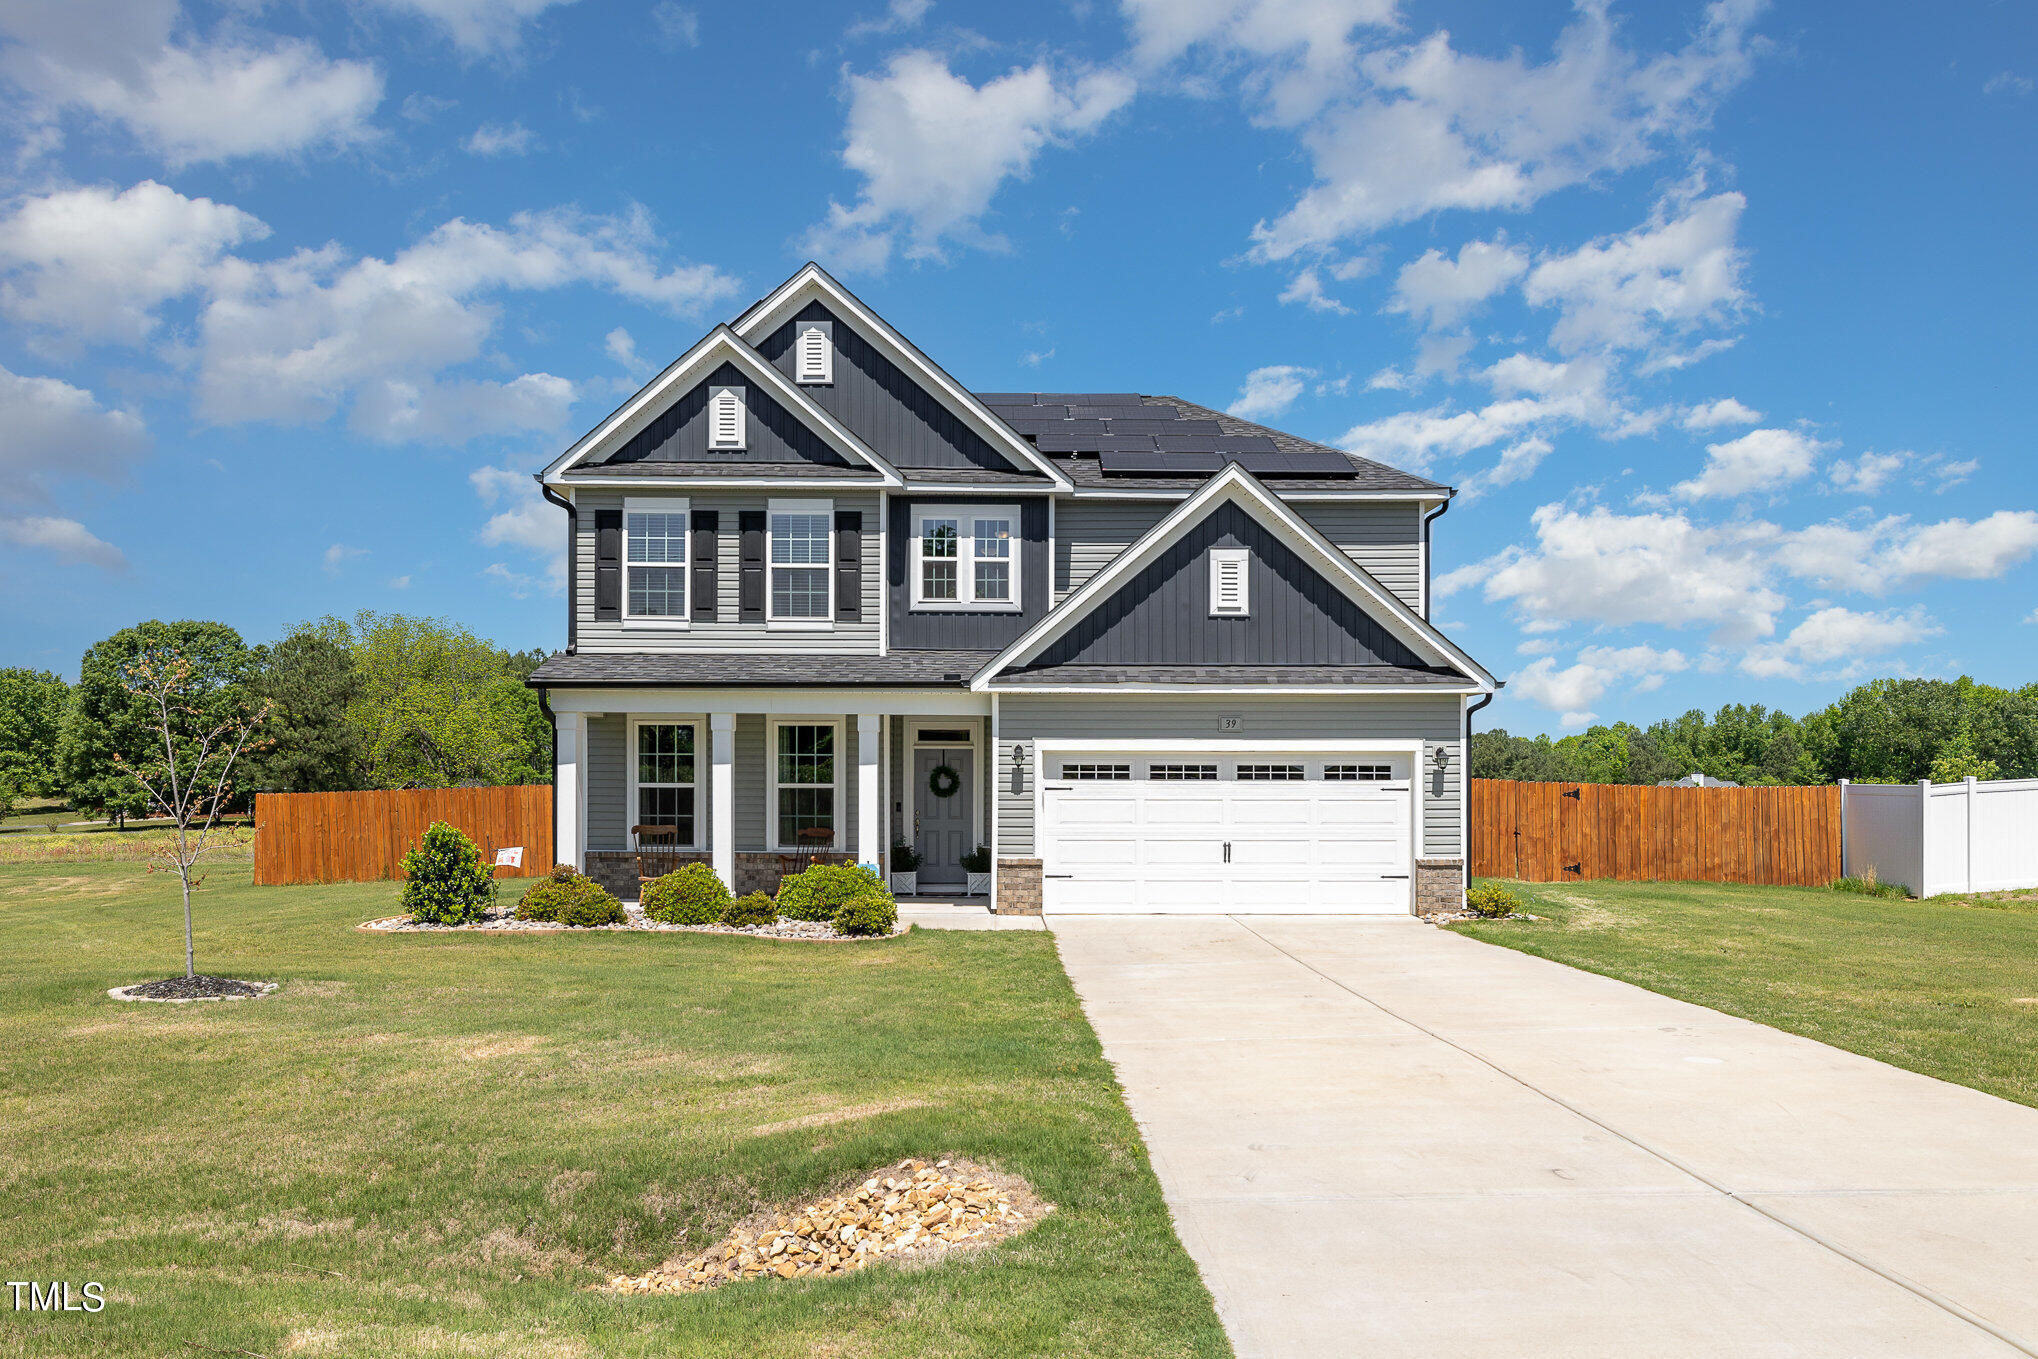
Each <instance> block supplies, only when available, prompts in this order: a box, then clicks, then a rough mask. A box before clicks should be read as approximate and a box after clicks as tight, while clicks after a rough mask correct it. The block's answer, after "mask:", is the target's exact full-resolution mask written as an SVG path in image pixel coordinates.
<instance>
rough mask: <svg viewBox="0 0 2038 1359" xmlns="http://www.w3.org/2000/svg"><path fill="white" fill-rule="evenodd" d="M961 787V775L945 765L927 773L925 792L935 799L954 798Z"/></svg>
mask: <svg viewBox="0 0 2038 1359" xmlns="http://www.w3.org/2000/svg"><path fill="white" fill-rule="evenodd" d="M961 787H962V775H960V774H958V773H956V772H955V770H954V769H952V768H950V767H949V766H948V765H945V764H937V765H935V766H934V768H932V769H930V770H929V771H927V791H928V792H930V793H932V794H934V796H936V797H954V796H955V795H956V792H957V791H958V790H959V789H961Z"/></svg>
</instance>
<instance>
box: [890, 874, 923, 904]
mask: <svg viewBox="0 0 2038 1359" xmlns="http://www.w3.org/2000/svg"><path fill="white" fill-rule="evenodd" d="M892 895H893V896H895V897H916V896H918V895H920V870H919V869H917V868H916V869H914V870H913V871H912V872H911V873H894V874H892Z"/></svg>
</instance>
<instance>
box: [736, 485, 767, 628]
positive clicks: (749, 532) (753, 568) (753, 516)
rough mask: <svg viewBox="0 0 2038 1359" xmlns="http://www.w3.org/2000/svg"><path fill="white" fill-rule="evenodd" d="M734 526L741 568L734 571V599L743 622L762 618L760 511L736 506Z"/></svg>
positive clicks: (761, 533)
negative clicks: (738, 508)
mask: <svg viewBox="0 0 2038 1359" xmlns="http://www.w3.org/2000/svg"><path fill="white" fill-rule="evenodd" d="M736 528H737V531H738V532H739V533H740V534H741V535H742V538H741V547H742V552H741V562H740V567H741V570H740V571H739V573H738V575H737V585H738V587H739V588H738V590H737V603H738V605H739V606H740V612H741V616H742V620H743V621H744V622H745V623H762V622H763V621H764V511H763V510H739V511H738V512H737V514H736Z"/></svg>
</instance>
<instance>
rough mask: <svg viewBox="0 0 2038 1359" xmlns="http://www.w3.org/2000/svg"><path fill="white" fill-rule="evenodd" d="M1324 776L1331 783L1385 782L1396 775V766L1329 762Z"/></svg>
mask: <svg viewBox="0 0 2038 1359" xmlns="http://www.w3.org/2000/svg"><path fill="white" fill-rule="evenodd" d="M1323 777H1324V778H1325V779H1326V780H1327V781H1329V782H1331V783H1385V782H1387V781H1388V780H1389V779H1391V778H1393V777H1394V767H1393V766H1392V765H1386V764H1327V765H1325V766H1324V767H1323Z"/></svg>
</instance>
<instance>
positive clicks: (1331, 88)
mask: <svg viewBox="0 0 2038 1359" xmlns="http://www.w3.org/2000/svg"><path fill="white" fill-rule="evenodd" d="M1163 8H1174V6H1168V5H1167V4H1166V0H1138V3H1136V4H1134V5H1133V6H1132V11H1133V13H1132V17H1133V19H1134V28H1135V34H1136V35H1137V47H1136V49H1135V50H1136V51H1144V52H1148V53H1150V54H1152V55H1154V56H1164V55H1166V54H1168V53H1169V52H1172V51H1178V50H1181V49H1183V48H1184V47H1185V46H1186V44H1187V43H1190V42H1197V41H1201V42H1204V43H1206V44H1214V45H1228V46H1229V48H1230V49H1232V51H1233V53H1234V54H1235V56H1236V57H1237V59H1240V60H1244V61H1246V62H1248V63H1249V64H1252V65H1254V66H1255V68H1256V69H1257V70H1258V71H1260V72H1261V73H1262V74H1261V76H1260V79H1259V80H1258V81H1257V82H1254V81H1247V82H1245V87H1246V89H1247V91H1248V94H1249V95H1250V94H1252V93H1253V92H1255V91H1259V92H1261V93H1262V94H1263V95H1264V107H1265V114H1264V116H1265V118H1266V119H1267V120H1269V121H1273V122H1277V123H1284V124H1288V125H1294V126H1299V127H1300V128H1301V136H1302V143H1303V146H1304V148H1305V150H1307V152H1308V153H1309V157H1310V160H1311V164H1312V167H1313V169H1314V172H1315V180H1316V182H1315V183H1314V184H1313V185H1312V186H1311V187H1310V188H1309V189H1308V190H1307V191H1306V192H1304V193H1303V194H1302V195H1301V197H1300V198H1299V199H1298V200H1297V201H1296V202H1295V204H1294V205H1293V206H1292V207H1290V208H1289V209H1288V210H1287V211H1286V212H1284V213H1282V214H1281V215H1280V216H1278V217H1276V218H1275V219H1273V220H1272V221H1270V222H1262V223H1260V225H1259V226H1257V227H1256V228H1255V229H1254V231H1253V254H1254V255H1255V257H1256V258H1259V259H1261V260H1263V261H1280V260H1286V259H1289V258H1291V257H1293V256H1295V255H1296V254H1298V253H1299V252H1305V251H1313V250H1320V249H1322V248H1324V247H1327V246H1330V245H1332V244H1334V243H1336V242H1338V241H1341V240H1345V239H1348V238H1353V237H1363V236H1367V235H1370V234H1372V233H1374V232H1377V231H1379V230H1381V229H1382V228H1384V227H1387V226H1391V225H1393V224H1395V223H1397V222H1405V221H1410V220H1412V219H1414V218H1417V217H1421V216H1424V215H1426V214H1429V213H1433V212H1439V211H1443V210H1446V209H1452V208H1460V209H1473V210H1490V209H1506V210H1512V211H1521V210H1524V209H1526V208H1528V207H1530V206H1532V205H1533V204H1534V203H1535V202H1537V201H1538V200H1539V199H1541V198H1542V197H1544V196H1545V195H1547V194H1549V193H1551V192H1553V191H1555V190H1557V189H1560V188H1563V187H1565V186H1567V185H1571V184H1576V183H1579V182H1580V181H1583V180H1586V179H1589V178H1592V177H1594V176H1596V175H1599V174H1601V173H1603V172H1610V171H1617V170H1621V169H1626V168H1630V167H1633V166H1636V165H1640V164H1643V163H1646V162H1647V161H1649V160H1651V159H1654V158H1655V157H1656V156H1657V155H1659V154H1661V152H1662V151H1663V150H1665V149H1666V148H1667V147H1669V146H1672V145H1674V144H1675V143H1677V142H1678V141H1679V140H1681V139H1683V138H1685V137H1688V136H1689V135H1691V134H1692V133H1693V132H1695V131H1697V130H1698V129H1699V128H1700V127H1702V126H1703V125H1704V122H1705V120H1706V118H1707V117H1708V116H1709V115H1710V113H1711V110H1712V108H1713V107H1714V105H1715V104H1716V103H1717V101H1718V99H1719V98H1720V96H1721V95H1723V94H1724V93H1725V92H1726V91H1728V90H1730V89H1731V88H1733V87H1734V86H1735V85H1737V84H1738V83H1740V81H1741V80H1742V79H1743V78H1744V77H1745V76H1746V75H1747V72H1748V69H1749V65H1750V58H1751V51H1752V47H1753V44H1752V42H1751V40H1750V38H1749V36H1748V33H1747V28H1748V24H1749V22H1750V21H1751V20H1752V19H1753V17H1754V15H1755V13H1756V12H1757V11H1758V10H1759V9H1760V8H1761V4H1760V0H1723V3H1717V4H1714V5H1712V6H1710V7H1709V8H1708V9H1707V10H1706V16H1705V20H1704V23H1703V26H1702V29H1701V31H1700V33H1699V34H1698V36H1697V37H1696V38H1695V39H1694V40H1693V41H1692V42H1691V43H1690V44H1689V45H1687V46H1686V47H1684V48H1683V49H1681V50H1679V51H1675V52H1669V53H1663V54H1659V55H1656V56H1652V57H1643V56H1641V55H1639V54H1637V53H1635V52H1633V51H1630V50H1629V49H1627V48H1626V47H1624V46H1622V44H1621V42H1620V41H1619V35H1618V33H1617V31H1616V24H1615V22H1614V20H1613V18H1612V16H1611V15H1610V13H1609V12H1608V10H1609V7H1608V6H1607V5H1606V4H1604V3H1586V4H1581V5H1580V6H1579V13H1578V17H1577V18H1576V19H1575V20H1574V21H1573V22H1572V23H1571V24H1570V25H1568V26H1567V27H1566V28H1565V29H1564V30H1563V32H1562V33H1561V34H1559V36H1558V38H1557V40H1556V43H1555V45H1554V49H1553V51H1552V53H1551V56H1550V58H1549V60H1548V61H1545V62H1541V63H1532V62H1530V61H1529V60H1528V59H1526V58H1525V57H1524V56H1523V55H1522V53H1521V52H1520V51H1519V50H1517V51H1514V52H1512V53H1510V54H1508V55H1506V56H1501V57H1484V56H1477V55H1470V54H1467V53H1464V52H1460V51H1458V50H1456V49H1455V48H1453V47H1452V46H1451V40H1450V35H1449V34H1448V33H1445V32H1441V31H1440V32H1436V33H1432V34H1430V35H1429V36H1427V37H1424V38H1422V39H1420V40H1418V41H1415V42H1413V43H1408V44H1404V45H1399V46H1389V47H1378V48H1374V49H1372V50H1369V51H1364V52H1361V53H1357V54H1354V53H1353V52H1352V51H1351V49H1349V48H1348V47H1347V46H1346V44H1345V36H1346V33H1347V32H1348V31H1349V29H1350V28H1351V26H1352V21H1351V19H1350V17H1349V15H1350V11H1345V10H1340V9H1338V8H1336V7H1331V8H1328V9H1326V10H1321V11H1319V10H1318V9H1317V8H1316V7H1312V6H1305V5H1300V4H1276V3H1274V0H1267V3H1264V4H1262V5H1257V6H1254V7H1253V9H1254V10H1255V11H1256V12H1259V11H1271V12H1273V13H1275V14H1281V15H1286V16H1287V17H1288V18H1289V20H1290V22H1289V23H1288V24H1287V25H1285V26H1281V27H1269V29H1268V30H1267V31H1269V32H1270V33H1288V32H1295V31H1298V30H1300V31H1308V28H1309V27H1310V26H1312V20H1315V21H1316V22H1315V23H1314V25H1313V26H1314V31H1315V33H1316V34H1317V35H1318V36H1317V38H1316V40H1315V41H1313V42H1311V43H1308V44H1307V45H1305V46H1303V47H1301V48H1300V50H1301V51H1302V52H1303V53H1304V54H1305V58H1304V60H1303V62H1302V63H1301V64H1300V65H1299V66H1298V65H1297V64H1296V62H1295V61H1294V59H1293V58H1292V57H1289V58H1287V59H1286V61H1285V62H1282V63H1276V62H1273V61H1270V60H1269V59H1268V54H1267V52H1266V50H1265V49H1266V48H1267V47H1268V46H1269V45H1270V44H1269V42H1267V41H1261V42H1255V41H1254V40H1253V39H1252V38H1251V37H1250V36H1243V35H1241V34H1240V32H1239V31H1238V29H1239V26H1238V25H1237V24H1236V23H1235V22H1234V21H1232V20H1230V19H1229V18H1228V17H1224V16H1226V15H1227V14H1228V13H1235V12H1236V11H1238V10H1239V8H1240V7H1238V6H1235V5H1234V6H1226V5H1224V4H1223V3H1222V0H1214V2H1213V3H1208V4H1202V5H1193V6H1191V5H1182V6H1179V8H1180V9H1182V10H1185V11H1189V15H1190V17H1186V18H1183V19H1179V20H1176V21H1174V22H1173V23H1172V24H1158V23H1157V24H1156V25H1155V26H1154V27H1155V33H1154V35H1152V36H1150V35H1149V34H1148V32H1147V31H1146V30H1145V29H1144V28H1143V27H1142V25H1143V24H1144V22H1145V16H1146V15H1147V14H1149V13H1150V12H1153V11H1157V10H1160V9H1163ZM1368 8H1369V9H1370V10H1372V11H1373V12H1374V13H1375V14H1376V15H1377V18H1378V21H1380V22H1383V23H1385V22H1391V21H1394V20H1396V19H1397V18H1398V17H1399V16H1398V15H1396V14H1395V13H1394V11H1393V10H1392V8H1390V7H1388V6H1385V5H1379V6H1370V7H1368ZM1340 24H1341V25H1342V27H1340ZM1282 50H1285V51H1290V52H1292V51H1294V50H1296V40H1294V39H1290V40H1289V41H1288V43H1287V46H1286V47H1285V48H1284V49H1282ZM1298 70H1299V71H1301V72H1302V73H1303V76H1304V78H1301V79H1296V78H1294V77H1293V75H1292V73H1293V72H1296V71H1298ZM1353 72H1355V75H1354V74H1351V73H1353Z"/></svg>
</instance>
